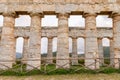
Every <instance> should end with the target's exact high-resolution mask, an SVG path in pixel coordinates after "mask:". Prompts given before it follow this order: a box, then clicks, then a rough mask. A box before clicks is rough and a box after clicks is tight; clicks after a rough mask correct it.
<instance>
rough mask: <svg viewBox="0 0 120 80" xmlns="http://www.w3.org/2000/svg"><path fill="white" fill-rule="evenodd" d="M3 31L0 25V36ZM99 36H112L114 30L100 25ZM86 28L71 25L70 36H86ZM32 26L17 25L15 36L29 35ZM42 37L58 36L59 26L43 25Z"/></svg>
mask: <svg viewBox="0 0 120 80" xmlns="http://www.w3.org/2000/svg"><path fill="white" fill-rule="evenodd" d="M1 32H2V27H0V36H1ZM97 33H98V35H97V37H98V38H104V37H107V38H112V37H113V30H112V28H110V27H104V28H103V27H101V28H100V27H99V28H97ZM85 34H86V33H85V28H81V27H70V28H69V37H83V38H84V37H85ZM29 35H30V27H29V26H26V27H21V26H17V27H15V37H29ZM42 37H57V27H47V26H46V27H42Z"/></svg>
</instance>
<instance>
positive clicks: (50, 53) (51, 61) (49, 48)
mask: <svg viewBox="0 0 120 80" xmlns="http://www.w3.org/2000/svg"><path fill="white" fill-rule="evenodd" d="M52 39H53V38H52V37H50V38H48V54H47V58H48V60H47V63H48V64H52V63H53V60H52V58H53V53H52Z"/></svg>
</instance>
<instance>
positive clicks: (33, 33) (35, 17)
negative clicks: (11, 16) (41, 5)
mask: <svg viewBox="0 0 120 80" xmlns="http://www.w3.org/2000/svg"><path fill="white" fill-rule="evenodd" d="M30 16H31V27H30V41H29V53H28V61H27V64H28V65H27V70H31V69H34V68H35V67H36V68H38V69H40V66H41V60H40V59H41V18H42V16H41V14H39V13H31V14H30ZM29 65H30V66H29ZM31 66H32V67H31Z"/></svg>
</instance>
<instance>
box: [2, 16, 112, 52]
mask: <svg viewBox="0 0 120 80" xmlns="http://www.w3.org/2000/svg"><path fill="white" fill-rule="evenodd" d="M3 19H4V18H3V16H0V26H3ZM68 22H69V23H68V25H69V27H75V26H76V27H85V19H84V18H83V17H82V16H78V15H77V16H76V15H74V16H73V15H71V16H70V18H69V21H68ZM30 23H31V18H30V16H28V15H20V16H19V18H16V19H15V26H22V27H26V26H30ZM41 25H42V26H49V27H53V26H54V27H57V26H58V19H57V18H56V16H50V15H46V16H45V17H44V18H42V23H41ZM96 26H97V27H112V19H111V18H108V16H107V15H102V16H101V15H100V16H98V17H97V18H96ZM47 41H48V40H47V38H45V37H44V38H42V39H41V53H47V47H48V46H47V45H48V43H47ZM84 43H85V42H84V39H83V38H78V40H77V45H78V48H77V50H78V53H84V47H85V46H84ZM53 46H54V47H53V48H52V49H53V52H55V51H56V50H57V38H54V39H53ZM103 46H109V40H108V39H106V38H104V39H103ZM22 51H23V38H21V37H20V38H18V39H17V43H16V52H20V53H22ZM69 52H72V39H71V38H69Z"/></svg>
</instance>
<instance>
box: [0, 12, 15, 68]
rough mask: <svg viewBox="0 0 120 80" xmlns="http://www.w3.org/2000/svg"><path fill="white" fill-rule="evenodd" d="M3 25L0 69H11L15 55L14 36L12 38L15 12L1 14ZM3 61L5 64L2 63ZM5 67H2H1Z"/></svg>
mask: <svg viewBox="0 0 120 80" xmlns="http://www.w3.org/2000/svg"><path fill="white" fill-rule="evenodd" d="M3 16H4V23H3V26H4V27H3V28H2V36H1V53H0V68H2V69H7V67H9V68H12V64H13V63H14V55H15V36H14V24H15V16H16V15H15V12H5V13H3ZM2 61H5V62H2ZM1 64H3V65H5V66H7V67H5V66H3V65H1Z"/></svg>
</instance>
